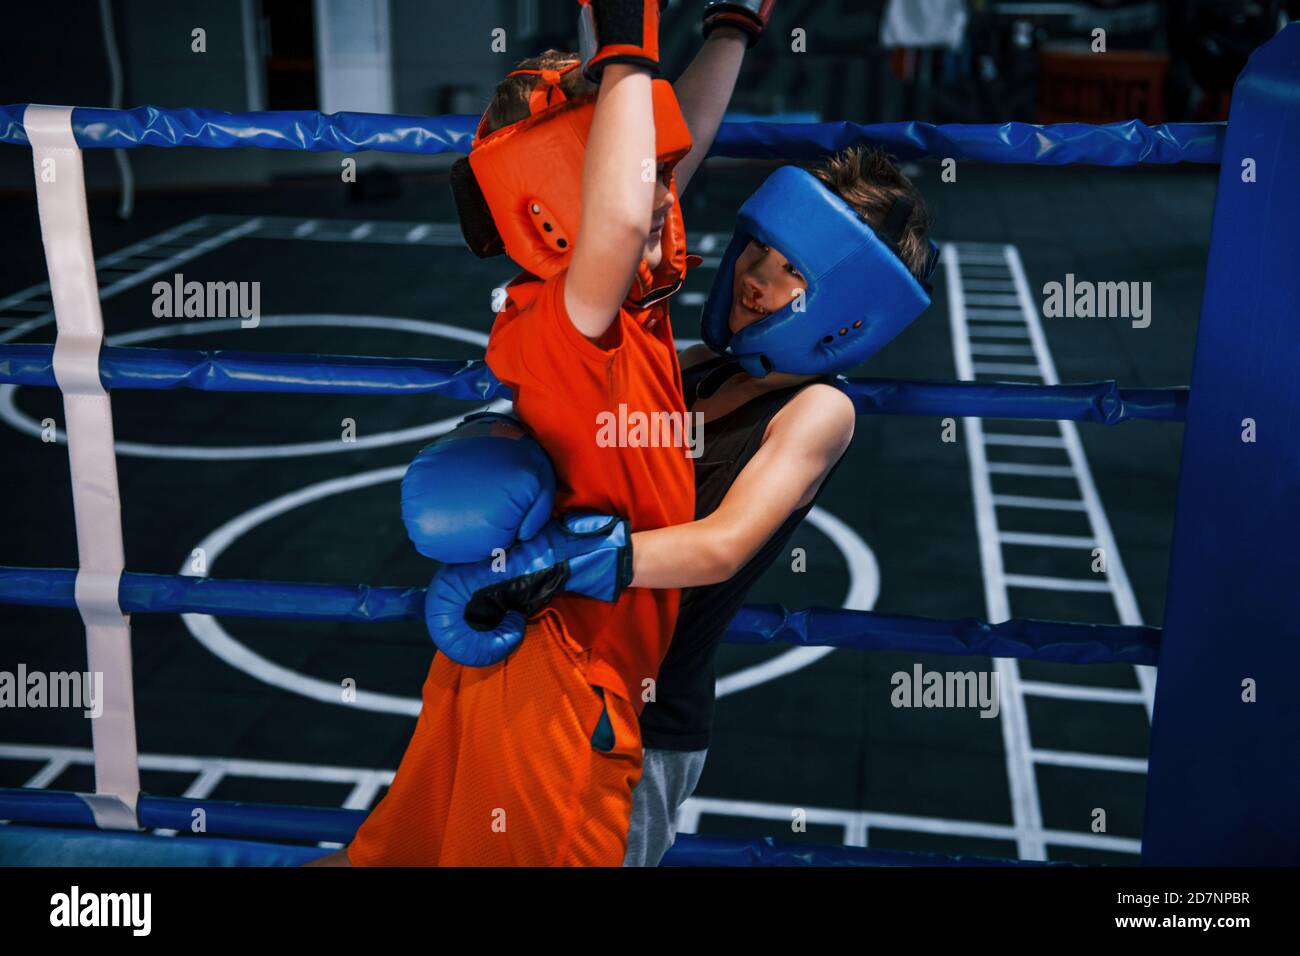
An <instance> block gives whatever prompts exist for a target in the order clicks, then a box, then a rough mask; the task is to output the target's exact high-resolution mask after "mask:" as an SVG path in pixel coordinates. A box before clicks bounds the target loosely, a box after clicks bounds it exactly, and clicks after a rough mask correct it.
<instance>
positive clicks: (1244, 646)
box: [1142, 24, 1300, 866]
mask: <svg viewBox="0 0 1300 956" xmlns="http://www.w3.org/2000/svg"><path fill="white" fill-rule="evenodd" d="M1248 160H1251V161H1253V163H1254V164H1256V176H1255V179H1256V181H1254V182H1243V173H1244V172H1245V169H1244V168H1243V163H1246V162H1247V161H1248ZM1298 160H1300V24H1292V25H1290V26H1288V27H1286V28H1285V29H1284V30H1282V32H1281V33H1279V34H1278V35H1277V36H1276V37H1274V38H1273V39H1272V40H1270V41H1269V42H1268V43H1266V44H1264V45H1263V46H1262V47H1260V48H1259V49H1257V50H1256V51H1255V52H1254V53H1253V54H1251V58H1250V62H1249V63H1248V64H1247V65H1246V68H1245V70H1244V71H1243V72H1242V74H1241V76H1240V77H1239V78H1238V79H1237V85H1236V89H1235V90H1234V92H1233V97H1232V108H1231V112H1230V118H1229V123H1228V140H1227V143H1226V145H1225V147H1224V157H1223V168H1222V171H1221V173H1220V176H1219V190H1218V196H1217V199H1216V202H1215V208H1214V227H1213V231H1212V233H1211V237H1210V258H1209V265H1208V267H1207V269H1206V274H1205V298H1204V301H1203V303H1202V306H1201V321H1200V325H1199V326H1198V328H1197V337H1196V358H1195V361H1194V363H1193V367H1192V396H1193V397H1192V401H1191V403H1190V404H1189V406H1188V409H1187V428H1186V431H1185V432H1184V436H1183V461H1182V471H1181V472H1180V475H1179V480H1178V505H1177V509H1176V511H1175V515H1174V532H1173V544H1172V548H1171V555H1170V563H1169V588H1168V596H1167V599H1166V603H1165V614H1164V623H1165V636H1164V641H1163V644H1162V646H1161V649H1160V679H1159V681H1158V683H1157V685H1156V697H1155V713H1154V717H1153V721H1152V728H1151V756H1150V770H1149V773H1148V777H1147V780H1148V789H1147V801H1146V822H1145V826H1144V828H1143V831H1142V860H1143V862H1144V863H1147V864H1153V865H1157V866H1300V758H1297V746H1296V741H1297V728H1300V691H1298V689H1300V543H1298V541H1300V439H1298V438H1297V436H1296V427H1297V422H1300V374H1297V369H1300V267H1298V266H1300V169H1298V168H1297V161H1298ZM1246 419H1251V420H1253V421H1254V422H1255V424H1256V427H1257V429H1258V433H1257V436H1256V440H1255V441H1253V442H1246V441H1243V440H1242V439H1243V431H1244V425H1243V423H1244V421H1245V420H1246ZM1252 683H1253V684H1254V685H1255V687H1256V694H1257V698H1256V699H1255V700H1253V701H1246V700H1243V696H1245V695H1246V693H1247V691H1246V687H1247V686H1249V685H1250V684H1252Z"/></svg>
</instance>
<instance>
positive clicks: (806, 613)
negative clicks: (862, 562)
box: [726, 604, 1160, 664]
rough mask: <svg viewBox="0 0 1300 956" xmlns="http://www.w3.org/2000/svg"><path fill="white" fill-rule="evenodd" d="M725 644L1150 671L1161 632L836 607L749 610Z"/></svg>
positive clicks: (770, 606) (755, 606) (762, 606)
mask: <svg viewBox="0 0 1300 956" xmlns="http://www.w3.org/2000/svg"><path fill="white" fill-rule="evenodd" d="M726 640H727V642H728V643H731V644H796V645H800V646H807V647H852V648H856V649H857V650H864V651H868V650H871V651H886V650H898V651H915V652H917V653H927V652H932V653H937V654H967V655H987V656H989V657H1016V658H1020V659H1022V660H1039V661H1059V662H1062V663H1071V664H1101V663H1126V664H1154V663H1155V662H1156V654H1157V652H1158V651H1159V648H1160V629H1159V628H1155V627H1129V626H1125V625H1120V624H1071V623H1065V622H1061V621H1036V620H1029V619H1015V620H1010V621H1002V622H1001V623H998V624H989V623H988V622H987V621H981V620H978V619H976V618H960V619H957V620H942V619H939V618H928V617H909V616H905V615H901V614H880V613H878V612H875V611H872V612H866V611H846V610H841V609H838V608H808V609H807V610H803V611H788V610H786V609H785V608H783V607H781V606H780V605H779V604H750V605H746V606H745V607H742V608H741V609H740V610H739V611H738V612H737V613H736V616H735V617H734V618H732V621H731V625H730V626H729V627H728V629H727V635H726Z"/></svg>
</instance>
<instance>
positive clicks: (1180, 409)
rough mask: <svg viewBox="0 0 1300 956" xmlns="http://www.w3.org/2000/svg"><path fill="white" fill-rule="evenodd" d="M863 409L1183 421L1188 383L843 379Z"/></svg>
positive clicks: (1109, 421)
mask: <svg viewBox="0 0 1300 956" xmlns="http://www.w3.org/2000/svg"><path fill="white" fill-rule="evenodd" d="M838 384H839V386H840V389H841V390H842V391H844V392H845V393H846V394H847V395H848V396H849V397H850V398H851V399H853V405H854V407H855V408H856V409H857V411H858V414H859V415H882V414H883V415H934V416H937V417H946V416H964V415H970V416H974V417H976V418H1035V419H1047V420H1053V421H1063V420H1069V421H1075V422H1091V423H1092V424H1094V425H1118V424H1120V423H1122V422H1127V421H1134V420H1137V419H1142V420H1145V421H1156V422H1181V421H1182V420H1183V419H1184V417H1185V416H1186V414H1187V397H1188V391H1189V390H1188V389H1187V388H1181V387H1178V388H1120V387H1119V385H1118V384H1116V383H1115V382H1086V383H1083V384H1078V385H1033V384H1029V383H1025V382H900V381H891V380H889V379H867V378H853V379H841V380H840V381H839V383H838Z"/></svg>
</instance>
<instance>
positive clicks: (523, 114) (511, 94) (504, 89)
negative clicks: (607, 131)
mask: <svg viewBox="0 0 1300 956" xmlns="http://www.w3.org/2000/svg"><path fill="white" fill-rule="evenodd" d="M577 59H579V57H578V54H576V53H565V52H563V51H561V50H547V51H546V52H545V53H542V54H540V55H539V56H530V57H529V58H528V59H526V60H521V61H520V62H519V64H518V65H517V66H516V67H515V69H516V70H558V69H561V68H563V67H564V66H565V65H566V64H568V63H571V62H573V61H574V60H577ZM537 80H538V78H537V77H536V76H532V75H529V74H525V75H523V76H507V77H505V78H504V79H503V80H502V81H501V82H500V83H498V84H497V88H496V90H495V92H493V94H492V99H491V100H490V101H489V102H488V107H487V111H486V115H487V125H486V127H485V133H492V132H495V131H496V130H499V129H501V128H502V127H503V126H509V125H510V124H511V123H517V122H519V121H520V120H522V119H527V118H528V116H529V109H528V95H529V94H530V93H531V92H532V91H533V87H534V86H536V85H537ZM560 89H561V90H563V91H564V95H565V96H567V97H568V98H569V99H571V100H573V99H581V98H583V97H591V96H595V95H596V84H595V83H592V82H591V81H590V80H588V79H587V78H586V77H585V76H583V75H582V70H581V69H580V68H579V69H576V70H570V71H569V72H568V73H565V74H564V76H562V77H561V78H560Z"/></svg>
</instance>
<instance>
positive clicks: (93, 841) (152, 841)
mask: <svg viewBox="0 0 1300 956" xmlns="http://www.w3.org/2000/svg"><path fill="white" fill-rule="evenodd" d="M329 852H331V851H329V850H322V849H320V848H319V847H309V846H282V845H279V844H275V843H255V842H253V841H252V840H227V839H223V838H221V837H186V836H176V837H161V836H153V835H152V834H149V833H124V832H117V831H109V830H55V829H46V828H42V827H22V826H15V825H10V826H6V827H0V866H76V867H82V866H301V865H302V864H304V863H306V862H307V861H308V860H314V859H316V858H317V857H320V856H324V855H325V854H326V853H329Z"/></svg>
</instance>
